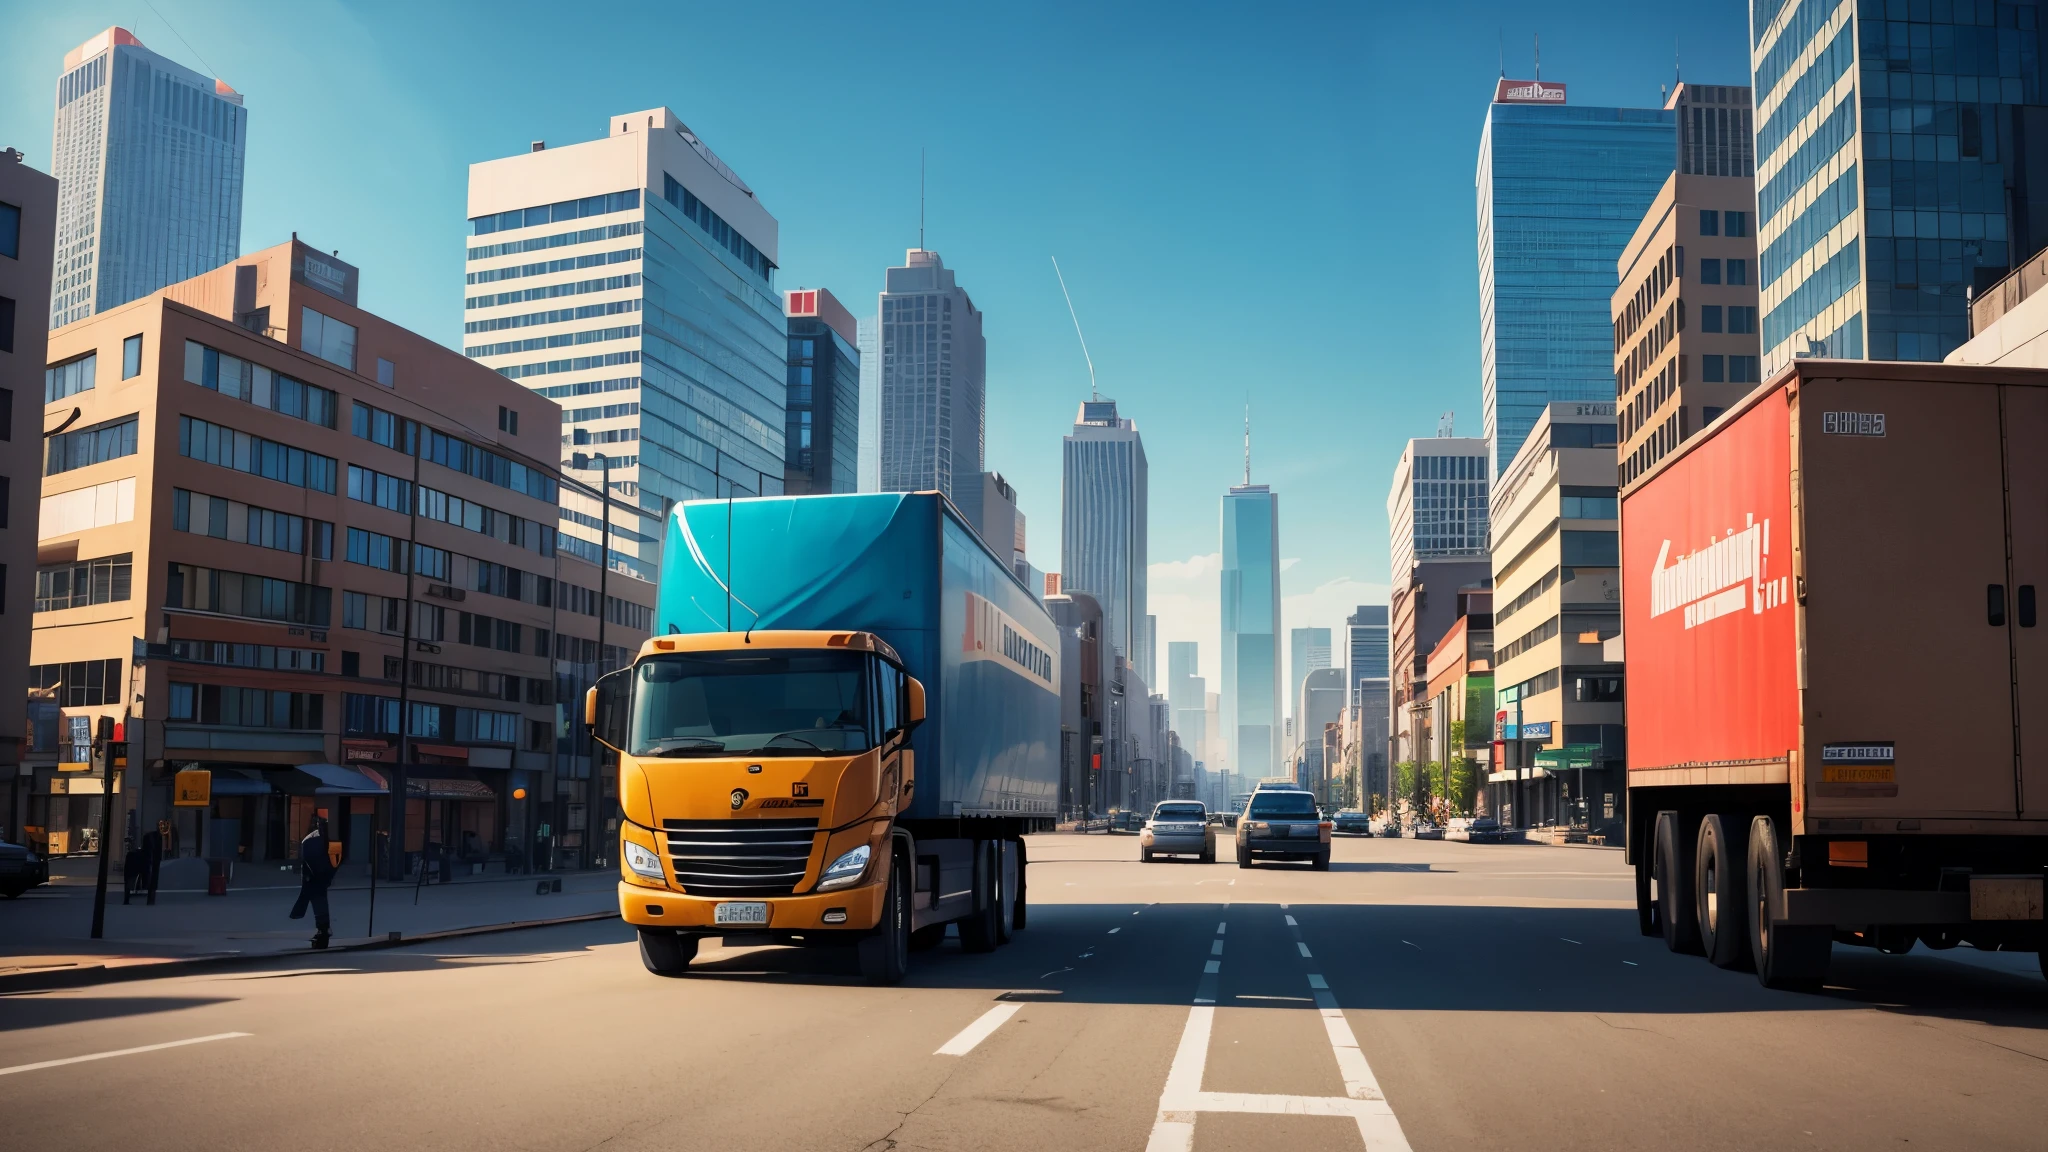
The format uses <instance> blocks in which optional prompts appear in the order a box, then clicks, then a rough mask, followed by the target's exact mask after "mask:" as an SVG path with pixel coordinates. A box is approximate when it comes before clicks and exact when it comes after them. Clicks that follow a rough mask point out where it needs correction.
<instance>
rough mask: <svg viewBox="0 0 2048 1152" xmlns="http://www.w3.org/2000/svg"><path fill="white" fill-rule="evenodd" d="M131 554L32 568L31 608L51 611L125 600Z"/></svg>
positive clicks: (128, 583)
mask: <svg viewBox="0 0 2048 1152" xmlns="http://www.w3.org/2000/svg"><path fill="white" fill-rule="evenodd" d="M134 556H135V554H134V553H132V552H123V553H121V554H120V555H119V556H102V557H100V558H99V559H97V560H81V561H78V562H77V563H74V564H60V565H56V566H53V567H49V568H38V569H36V605H35V610H36V611H38V612H55V611H59V610H61V609H64V608H83V607H85V606H87V605H89V604H111V603H114V602H116V601H121V600H126V599H128V597H129V593H130V589H131V587H132V580H133V561H134Z"/></svg>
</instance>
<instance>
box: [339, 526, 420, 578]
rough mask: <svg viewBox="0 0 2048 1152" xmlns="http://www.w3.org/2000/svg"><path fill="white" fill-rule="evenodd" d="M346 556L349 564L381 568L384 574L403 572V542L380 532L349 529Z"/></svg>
mask: <svg viewBox="0 0 2048 1152" xmlns="http://www.w3.org/2000/svg"><path fill="white" fill-rule="evenodd" d="M346 556H347V559H348V562H349V563H351V564H361V565H363V566H365V567H368V568H382V569H383V570H384V571H386V572H403V571H405V541H403V540H394V539H392V538H391V537H389V536H386V535H385V534H383V533H382V532H365V531H364V530H362V529H361V528H351V529H349V530H348V551H347V553H346Z"/></svg>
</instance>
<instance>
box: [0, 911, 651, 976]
mask: <svg viewBox="0 0 2048 1152" xmlns="http://www.w3.org/2000/svg"><path fill="white" fill-rule="evenodd" d="M618 918H619V914H618V913H617V912H615V911H612V912H584V913H580V914H578V915H575V916H554V917H550V918H548V919H545V920H513V921H510V922H507V923H504V924H478V925H474V926H472V927H468V928H443V929H440V930H438V931H434V932H421V933H418V934H417V935H413V936H407V935H404V934H403V933H399V932H393V933H391V934H390V935H388V936H382V937H371V938H368V939H363V940H356V941H354V942H352V943H348V944H331V945H329V946H328V947H326V948H286V949H282V950H280V951H276V952H227V953H212V954H210V955H204V956H190V957H184V958H180V959H177V960H164V961H160V962H158V963H154V964H120V965H107V964H86V965H80V966H78V967H74V968H60V969H53V970H48V971H37V972H22V973H17V974H14V975H11V976H0V995H6V994H7V993H10V992H48V991H52V990H55V989H62V988H87V987H91V986H93V985H97V984H119V983H124V982H126V981H130V980H158V979H165V978H168V977H172V976H191V975H195V974H197V973H201V972H210V971H214V970H216V969H222V968H235V967H240V966H243V965H249V964H263V963H268V962H270V961H273V960H297V959H302V958H304V957H307V956H332V955H334V954H335V953H338V952H370V951H376V950H379V949H384V948H404V947H407V946H408V945H412V944H428V943H432V942H433V941H436V940H454V939H459V938H461V937H464V936H488V935H491V934H492V933H497V932H517V931H520V930H522V929H526V928H553V927H555V926H557V925H561V924H583V923H588V922H591V921H597V920H616V919H618Z"/></svg>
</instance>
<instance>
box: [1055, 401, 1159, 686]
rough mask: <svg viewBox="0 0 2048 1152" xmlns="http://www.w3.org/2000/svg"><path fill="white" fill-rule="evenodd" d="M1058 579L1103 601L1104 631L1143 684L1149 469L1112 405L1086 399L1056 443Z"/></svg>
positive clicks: (1133, 425)
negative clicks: (1058, 469)
mask: <svg viewBox="0 0 2048 1152" xmlns="http://www.w3.org/2000/svg"><path fill="white" fill-rule="evenodd" d="M1061 457H1062V459H1061V464H1062V468H1061V475H1060V575H1061V579H1062V582H1063V586H1064V587H1066V588H1068V589H1070V590H1073V591H1080V592H1087V593H1089V594H1091V595H1093V596H1094V597H1095V598H1096V599H1097V600H1099V601H1101V602H1102V622H1103V631H1104V632H1105V634H1106V635H1107V636H1108V637H1109V642H1110V646H1111V647H1112V648H1114V649H1115V650H1116V652H1117V654H1118V655H1120V656H1122V657H1123V658H1124V659H1125V660H1128V661H1130V664H1131V666H1132V667H1133V668H1136V669H1138V671H1139V674H1140V675H1141V676H1146V677H1147V681H1146V682H1147V685H1148V686H1149V685H1150V679H1149V673H1150V672H1151V671H1152V670H1151V668H1150V667H1149V664H1150V660H1149V658H1148V659H1144V660H1141V659H1140V653H1141V651H1142V650H1143V649H1144V648H1145V647H1146V636H1145V617H1146V608H1147V603H1146V580H1145V577H1146V565H1147V562H1148V559H1149V558H1148V556H1147V554H1146V549H1145V542H1146V537H1147V533H1148V531H1149V529H1148V517H1147V509H1148V507H1149V506H1150V502H1151V496H1150V483H1151V482H1150V479H1149V477H1150V471H1151V469H1150V466H1149V465H1148V464H1147V463H1146V461H1145V441H1144V439H1143V438H1142V437H1140V436H1139V435H1138V425H1137V422H1136V421H1133V420H1130V419H1127V418H1124V417H1122V416H1119V415H1118V414H1117V408H1116V401H1114V400H1101V399H1098V400H1089V401H1085V402H1083V403H1082V405H1081V408H1080V411H1079V412H1077V413H1076V414H1075V416H1074V429H1073V431H1072V432H1071V433H1069V434H1068V435H1067V436H1066V438H1065V439H1064V441H1063V442H1062V445H1061Z"/></svg>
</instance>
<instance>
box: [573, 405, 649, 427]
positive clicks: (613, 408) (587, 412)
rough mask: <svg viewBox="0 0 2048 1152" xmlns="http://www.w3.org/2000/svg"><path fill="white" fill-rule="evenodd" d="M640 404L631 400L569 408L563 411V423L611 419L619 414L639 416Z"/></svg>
mask: <svg viewBox="0 0 2048 1152" xmlns="http://www.w3.org/2000/svg"><path fill="white" fill-rule="evenodd" d="M639 414H640V404H639V402H638V401H631V402H628V403H625V404H606V405H604V406H602V407H598V408H569V409H566V410H564V411H563V413H562V423H564V424H581V423H582V422H584V421H585V420H610V419H613V418H615V417H619V416H638V415H639Z"/></svg>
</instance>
